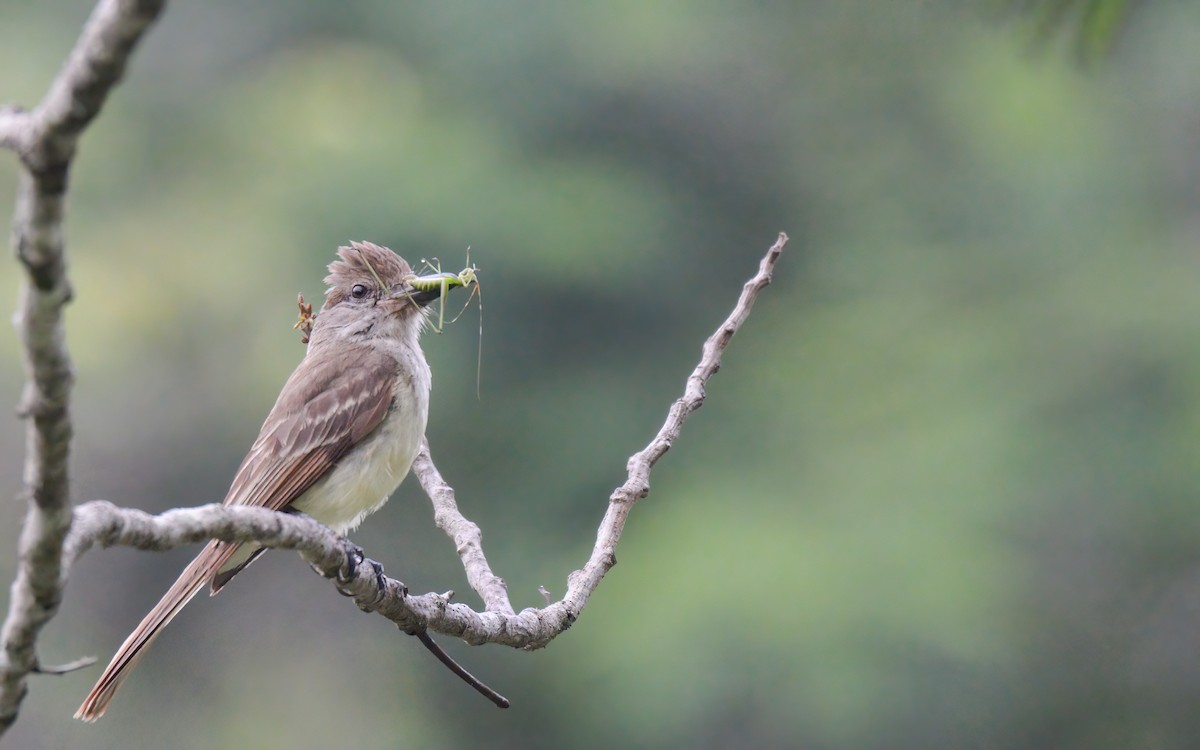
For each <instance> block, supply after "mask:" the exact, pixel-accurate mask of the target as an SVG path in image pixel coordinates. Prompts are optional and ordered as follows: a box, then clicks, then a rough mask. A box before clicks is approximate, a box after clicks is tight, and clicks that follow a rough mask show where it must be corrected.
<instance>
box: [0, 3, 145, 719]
mask: <svg viewBox="0 0 1200 750" xmlns="http://www.w3.org/2000/svg"><path fill="white" fill-rule="evenodd" d="M162 6H163V0H136V1H135V0H103V1H102V2H101V3H100V4H99V5H98V6H97V7H96V10H95V11H94V12H93V13H92V16H91V18H89V19H88V23H87V26H86V27H85V28H84V30H83V33H82V34H81V35H80V37H79V40H78V41H77V42H76V44H75V48H74V49H73V50H72V51H71V55H70V57H69V58H68V59H67V62H66V64H65V65H64V66H63V68H62V70H61V71H60V72H59V74H58V76H57V77H56V78H55V80H54V83H53V84H52V85H51V87H50V91H49V92H48V93H47V94H46V97H45V99H43V100H42V102H41V103H40V104H39V105H38V106H37V107H35V108H34V109H33V110H31V111H24V110H22V109H20V108H18V107H11V106H9V107H0V147H3V148H7V149H11V150H13V151H15V152H16V153H17V155H18V156H19V157H20V160H21V163H22V165H23V167H24V169H23V170H22V172H21V176H20V182H19V184H18V187H17V204H16V211H15V214H14V217H13V244H14V249H15V250H16V255H17V258H18V259H19V260H20V262H21V264H22V266H23V267H24V270H25V274H26V278H25V281H24V283H23V285H22V287H21V293H20V301H19V302H18V307H17V313H16V315H15V317H14V324H15V325H16V327H17V330H18V332H19V334H20V337H21V341H22V344H23V347H24V356H25V371H26V385H25V391H24V393H23V395H22V398H21V405H20V407H19V413H20V414H21V415H22V416H24V417H26V418H27V419H29V426H28V428H27V432H26V456H25V477H24V481H25V494H26V495H27V497H28V503H29V508H28V511H27V512H26V516H25V525H24V528H23V530H22V532H21V540H20V562H19V567H18V570H17V577H16V580H14V581H13V585H12V593H11V598H10V601H9V610H8V615H7V617H6V618H5V620H4V625H3V627H2V628H0V643H2V644H3V650H2V651H0V736H3V734H4V733H5V731H6V730H7V729H8V727H10V726H12V724H13V722H14V721H16V718H17V712H18V711H19V709H20V705H21V700H22V699H23V698H24V696H25V692H26V689H27V688H26V677H27V676H28V675H29V673H30V672H31V671H33V670H35V669H36V668H37V667H38V663H37V654H36V649H35V644H36V641H37V634H38V631H40V630H41V628H42V626H43V625H45V623H46V622H47V621H49V619H50V618H51V617H53V616H54V614H55V612H57V611H58V604H59V600H60V599H61V596H62V577H63V569H62V567H61V563H60V557H61V552H62V543H63V538H64V536H65V535H66V533H67V529H68V526H69V524H70V522H71V512H70V497H69V491H68V489H69V488H68V482H67V454H68V449H69V447H70V441H71V421H70V415H69V412H68V406H69V399H70V392H71V382H72V369H71V360H70V357H69V356H68V354H67V348H66V344H65V343H64V341H63V327H62V308H63V306H64V305H66V303H67V302H68V301H69V300H70V297H71V288H70V284H69V283H68V281H67V273H66V261H65V259H64V256H63V231H62V225H63V203H64V201H65V198H66V191H67V178H68V173H69V171H70V166H71V159H72V157H73V156H74V155H75V145H76V143H77V141H78V139H79V136H80V134H81V133H82V132H83V130H84V128H86V127H87V125H88V123H90V122H91V121H92V119H93V118H95V116H96V115H97V114H98V113H99V112H100V108H101V107H102V106H103V104H104V101H105V99H106V98H107V97H108V93H109V92H110V91H111V90H112V88H113V87H114V86H115V85H116V84H117V82H118V81H119V80H120V78H121V75H122V74H123V73H124V70H125V63H126V62H127V60H128V59H129V56H130V54H131V53H132V51H133V48H134V47H135V46H136V44H137V43H138V41H139V40H140V39H141V37H142V34H143V33H144V32H145V30H146V28H147V27H148V26H149V25H150V24H151V23H152V22H153V21H154V19H155V18H156V17H157V16H158V13H159V12H160V11H161V9H162Z"/></svg>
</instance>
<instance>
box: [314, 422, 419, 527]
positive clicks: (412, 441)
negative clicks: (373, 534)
mask: <svg viewBox="0 0 1200 750" xmlns="http://www.w3.org/2000/svg"><path fill="white" fill-rule="evenodd" d="M417 400H419V399H417ZM412 407H415V408H412ZM427 418H428V408H427V407H426V408H424V409H423V408H421V405H419V404H413V405H411V406H410V408H407V409H405V408H400V407H397V408H393V410H392V411H391V412H390V413H389V414H388V416H387V417H385V418H384V421H383V423H382V424H380V425H379V427H377V428H376V429H375V432H373V433H371V435H370V436H368V437H367V438H366V439H365V440H363V441H362V442H361V443H359V444H358V445H356V446H355V447H354V448H352V449H351V450H350V452H349V453H348V454H347V455H346V456H344V457H343V458H342V460H341V461H339V462H338V464H337V466H335V467H334V468H333V469H332V470H330V471H329V472H328V473H327V474H325V476H323V477H322V478H321V479H319V480H318V481H317V483H316V484H314V485H313V486H312V487H310V488H309V490H308V491H307V492H305V493H304V494H303V495H301V496H300V497H298V498H296V500H294V501H293V502H292V504H291V507H293V508H295V509H296V510H299V511H300V512H302V513H304V514H306V515H308V516H311V517H312V518H314V519H316V520H317V521H320V522H321V523H323V524H324V525H326V526H328V527H329V528H331V529H333V530H334V531H336V532H338V533H339V534H345V533H347V532H349V531H352V530H353V529H355V528H356V527H357V526H358V525H359V524H360V523H361V522H362V520H363V519H364V518H366V517H367V516H369V515H370V514H372V513H374V512H375V511H377V510H379V508H380V507H382V506H383V504H384V503H385V502H387V499H388V497H390V496H391V494H392V493H393V492H395V491H396V488H397V487H399V486H400V482H401V480H403V479H404V477H405V476H406V475H407V474H408V470H409V468H411V467H412V462H413V459H414V458H416V456H417V450H418V449H419V448H420V445H421V436H422V435H424V434H425V422H426V419H427Z"/></svg>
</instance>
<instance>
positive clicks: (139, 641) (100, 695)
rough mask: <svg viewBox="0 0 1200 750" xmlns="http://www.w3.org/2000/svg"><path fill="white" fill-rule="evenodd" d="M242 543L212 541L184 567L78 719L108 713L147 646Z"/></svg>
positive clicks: (102, 677) (108, 669) (102, 678)
mask: <svg viewBox="0 0 1200 750" xmlns="http://www.w3.org/2000/svg"><path fill="white" fill-rule="evenodd" d="M240 546H241V545H239V544H228V543H226V542H218V541H212V542H209V543H208V546H207V547H205V548H204V550H203V551H202V552H201V553H200V554H199V555H197V556H196V559H195V560H192V562H191V563H190V564H189V565H188V566H187V568H185V569H184V571H183V573H182V574H181V575H180V576H179V580H177V581H175V583H174V584H173V585H172V586H171V588H170V589H169V590H168V591H167V593H166V594H164V595H163V598H162V599H160V600H159V602H158V604H156V605H154V609H152V610H150V613H149V614H147V615H146V617H145V618H143V619H142V622H141V624H139V625H138V626H137V628H135V629H134V631H133V632H132V633H130V634H129V637H128V638H126V639H125V642H124V643H122V644H121V648H119V649H117V653H116V656H114V657H113V658H112V661H111V662H109V664H108V666H107V667H106V668H105V669H104V674H102V675H100V679H99V680H98V681H97V682H96V685H95V687H93V688H92V692H90V693H88V696H87V698H86V699H85V700H84V701H83V705H82V706H80V707H79V710H78V711H76V712H75V718H76V719H82V720H83V721H89V722H90V721H95V720H96V719H99V718H100V717H101V716H103V715H104V711H105V710H106V709H107V708H108V704H109V702H110V701H112V699H113V696H114V695H116V693H117V690H118V689H119V688H120V687H121V683H123V682H125V679H126V678H127V677H129V673H130V672H132V671H133V668H134V667H136V666H137V664H138V661H140V660H141V658H142V655H143V654H144V653H145V651H146V648H147V647H148V646H149V645H150V644H151V643H153V642H154V639H155V638H157V637H158V634H159V633H161V632H162V629H163V628H164V627H166V626H167V623H169V622H171V620H172V619H174V618H175V615H177V614H179V611H180V610H181V609H183V606H184V605H185V604H187V603H188V602H189V601H191V599H192V597H193V596H195V595H196V594H197V593H198V592H199V591H200V589H202V588H203V587H204V584H205V583H207V582H208V581H209V580H210V579H212V577H213V575H214V574H216V572H217V571H218V570H220V568H221V566H222V565H224V564H225V562H226V561H228V560H229V558H230V557H232V556H233V554H234V553H235V552H236V551H237V549H238V547H240Z"/></svg>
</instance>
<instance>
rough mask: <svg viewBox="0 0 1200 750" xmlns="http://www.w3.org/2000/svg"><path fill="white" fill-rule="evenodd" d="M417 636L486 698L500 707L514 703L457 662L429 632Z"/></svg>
mask: <svg viewBox="0 0 1200 750" xmlns="http://www.w3.org/2000/svg"><path fill="white" fill-rule="evenodd" d="M416 636H417V640H419V641H420V642H421V644H422V645H424V646H425V648H427V649H429V653H431V654H433V655H434V656H436V657H437V659H438V661H440V662H441V663H442V664H445V665H446V668H447V669H449V670H450V671H451V672H453V673H454V674H456V675H458V676H459V677H460V678H462V681H463V682H465V683H467V684H468V685H470V686H471V687H473V688H475V689H476V690H477V691H479V694H480V695H482V696H483V697H484V698H487V699H488V700H490V701H491V702H492V703H495V704H496V705H497V706H499V707H500V708H508V707H509V706H511V705H512V703H510V702H509V700H508V698H505V697H504V696H503V695H500V694H499V693H497V692H496V691H495V690H492V689H491V688H490V687H488V686H487V685H485V684H483V683H482V682H480V681H479V678H477V677H476V676H475V675H473V674H471V673H470V672H468V671H467V670H466V669H464V668H463V666H462V665H461V664H459V663H458V662H456V661H455V660H454V657H452V656H450V654H448V653H446V652H445V651H443V650H442V647H441V646H439V645H437V642H436V641H434V640H433V639H432V638H430V637H429V633H426V632H424V631H422V632H420V633H417V634H416Z"/></svg>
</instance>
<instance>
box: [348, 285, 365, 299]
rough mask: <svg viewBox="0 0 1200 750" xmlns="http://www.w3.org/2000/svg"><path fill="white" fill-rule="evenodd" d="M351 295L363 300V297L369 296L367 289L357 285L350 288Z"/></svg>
mask: <svg viewBox="0 0 1200 750" xmlns="http://www.w3.org/2000/svg"><path fill="white" fill-rule="evenodd" d="M350 294H351V295H352V296H353V297H354V299H362V298H363V297H366V296H367V288H366V287H365V286H363V285H362V284H355V285H354V286H352V287H350Z"/></svg>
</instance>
